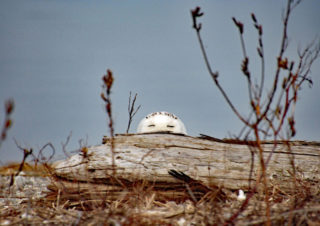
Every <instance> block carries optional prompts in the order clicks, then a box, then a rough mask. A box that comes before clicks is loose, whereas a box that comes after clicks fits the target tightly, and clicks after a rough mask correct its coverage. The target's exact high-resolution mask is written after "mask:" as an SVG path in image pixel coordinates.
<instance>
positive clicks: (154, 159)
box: [54, 134, 320, 190]
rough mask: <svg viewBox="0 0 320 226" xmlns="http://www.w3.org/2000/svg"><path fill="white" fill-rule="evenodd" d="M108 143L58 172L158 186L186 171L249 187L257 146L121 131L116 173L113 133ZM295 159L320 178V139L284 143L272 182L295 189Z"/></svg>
mask: <svg viewBox="0 0 320 226" xmlns="http://www.w3.org/2000/svg"><path fill="white" fill-rule="evenodd" d="M105 142H106V144H103V145H98V146H93V147H90V148H88V151H87V153H86V154H85V155H84V154H83V153H79V154H76V155H74V156H71V157H70V158H69V159H66V160H63V161H59V162H56V163H55V164H54V169H55V171H54V173H55V175H56V176H57V177H59V178H63V179H65V180H68V181H76V182H91V183H96V184H109V185H118V186H122V187H125V186H126V185H128V184H130V183H135V182H137V181H147V182H149V183H151V184H153V185H154V186H155V187H157V186H159V187H162V188H165V187H174V186H178V184H181V181H178V180H177V179H176V178H174V177H172V176H171V175H169V174H168V171H169V170H176V171H181V172H183V173H185V174H187V175H189V176H190V177H192V178H193V179H195V180H199V181H200V182H202V183H203V184H204V185H206V186H212V185H215V186H222V187H224V188H228V189H245V190H246V189H248V178H249V173H250V165H251V162H252V155H251V151H253V152H256V150H255V148H254V145H246V144H236V143H237V142H235V141H234V142H230V141H229V142H227V141H212V140H208V139H201V138H196V137H189V136H182V135H176V134H129V135H126V134H124V135H117V136H116V137H114V139H113V142H114V145H115V150H114V152H115V164H116V167H115V169H116V174H115V175H114V174H113V173H114V172H113V168H112V153H111V149H110V142H111V139H110V138H106V139H105ZM273 147H274V144H273V143H272V142H265V144H263V148H264V158H265V159H267V158H268V156H269V155H270V153H271V152H272V149H273ZM292 158H294V162H295V166H296V173H297V175H298V176H299V177H300V178H304V179H308V180H317V181H319V180H320V143H317V142H302V141H296V142H290V150H289V146H288V145H286V144H284V143H280V144H278V145H277V147H276V148H275V150H274V153H273V155H272V158H271V160H270V162H269V165H268V170H267V173H268V178H269V179H270V183H272V182H273V180H275V181H278V182H279V181H281V183H280V187H283V188H284V189H285V188H290V187H291V181H292V176H291V175H292V172H293V170H292V164H291V159H292ZM259 171H260V166H259V158H258V155H257V153H256V154H255V157H254V169H253V174H252V181H255V180H256V178H257V176H258V175H259Z"/></svg>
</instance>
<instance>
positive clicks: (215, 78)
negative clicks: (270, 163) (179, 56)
mask: <svg viewBox="0 0 320 226" xmlns="http://www.w3.org/2000/svg"><path fill="white" fill-rule="evenodd" d="M200 10H201V9H200V7H196V8H195V9H194V10H191V16H192V20H193V28H194V29H195V30H196V33H197V37H198V41H199V44H200V48H201V52H202V55H203V58H204V61H205V64H206V67H207V69H208V72H209V74H210V76H211V77H212V79H213V81H214V82H215V84H216V86H217V87H218V89H219V91H220V92H221V94H222V96H223V97H224V99H225V100H226V101H227V103H228V105H229V106H230V107H231V109H232V111H233V112H234V113H235V114H236V115H237V117H238V118H239V119H240V120H241V121H242V122H243V123H244V124H246V125H249V123H248V122H247V120H245V119H244V118H243V117H242V116H241V115H240V113H239V112H238V111H237V109H236V108H235V106H234V105H233V104H232V102H231V100H230V99H229V97H228V95H227V94H226V93H225V91H224V89H223V88H222V87H221V86H220V84H219V81H218V76H219V73H218V72H213V71H212V69H211V66H210V63H209V60H208V56H207V53H206V51H205V48H204V45H203V42H202V38H201V35H200V30H201V27H202V25H201V23H199V24H198V23H197V18H198V17H201V16H203V13H202V12H201V13H200Z"/></svg>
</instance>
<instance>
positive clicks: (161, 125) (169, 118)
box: [137, 111, 187, 135]
mask: <svg viewBox="0 0 320 226" xmlns="http://www.w3.org/2000/svg"><path fill="white" fill-rule="evenodd" d="M152 132H172V133H181V134H185V135H186V134H187V131H186V127H185V126H184V124H183V122H182V121H181V120H180V119H179V118H178V117H177V116H175V115H174V114H171V113H168V112H165V111H161V112H154V113H151V114H149V115H147V116H146V117H145V118H143V119H142V120H141V121H140V123H139V125H138V129H137V133H152Z"/></svg>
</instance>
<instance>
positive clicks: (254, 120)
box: [0, 0, 320, 225]
mask: <svg viewBox="0 0 320 226" xmlns="http://www.w3.org/2000/svg"><path fill="white" fill-rule="evenodd" d="M299 3H300V1H293V0H288V4H287V8H286V10H285V13H284V18H283V34H282V41H281V45H280V52H279V55H278V56H277V57H276V62H277V64H276V69H275V75H274V77H273V86H272V87H271V89H270V90H271V91H270V93H268V94H266V95H265V96H264V95H263V93H264V92H263V90H264V84H265V72H264V70H265V69H264V68H265V65H264V45H263V39H262V38H263V29H262V25H261V24H259V22H258V20H257V18H256V16H255V15H254V14H252V15H251V18H252V21H253V26H254V27H255V29H256V30H257V33H258V46H257V53H258V57H259V59H260V60H261V75H260V77H259V79H260V80H258V81H260V82H259V84H253V82H252V81H256V80H254V79H253V76H254V73H252V72H251V71H250V66H249V56H248V55H247V52H246V46H245V40H244V38H243V33H244V25H243V23H241V22H240V21H238V20H237V19H235V18H233V21H234V23H235V25H236V27H237V28H238V30H239V34H240V43H241V48H242V51H243V60H242V63H241V71H242V73H243V74H244V76H245V79H246V80H247V83H248V96H249V105H250V106H251V109H250V112H249V114H248V115H247V116H244V115H242V114H240V112H238V110H237V108H236V106H235V105H234V104H233V102H232V101H231V100H230V99H229V97H228V95H227V94H226V92H225V91H224V89H223V87H222V86H221V85H220V83H219V80H218V77H219V73H218V72H214V71H213V70H212V69H211V65H210V63H209V59H208V57H207V54H206V51H205V48H204V44H203V41H202V38H201V34H200V31H201V29H202V25H201V23H199V22H198V19H199V18H200V17H201V16H203V13H202V12H201V9H200V8H199V7H197V8H195V9H194V10H192V11H191V15H192V19H193V28H194V29H195V31H196V34H197V37H198V40H199V43H200V48H201V51H202V53H203V56H204V60H205V64H206V67H207V69H208V72H209V74H210V76H211V77H212V78H213V81H214V83H215V85H216V86H217V88H218V89H219V90H220V92H221V93H222V96H223V98H225V100H226V102H227V104H228V105H229V106H230V107H231V110H232V111H233V112H234V113H235V115H237V117H238V118H239V120H240V121H242V122H243V123H244V128H243V130H242V131H241V132H240V134H239V135H238V136H237V137H236V139H234V140H229V141H224V142H234V144H246V145H247V147H248V148H249V149H250V152H248V156H250V159H251V161H250V163H249V165H250V169H249V170H248V171H247V172H246V173H248V177H247V181H248V184H249V185H248V187H249V189H247V190H246V197H244V198H243V199H239V197H238V194H237V193H238V189H240V188H236V189H235V188H233V189H232V188H226V187H223V186H217V185H215V184H205V183H203V181H201V180H198V179H195V178H193V177H192V176H190V175H189V174H187V173H186V171H188V170H186V171H181V170H175V169H168V170H167V169H165V170H167V173H168V174H167V177H168V178H171V180H175V181H176V184H174V183H173V184H170V187H168V186H163V184H162V187H161V186H160V185H161V184H160V185H159V184H157V183H156V182H157V181H150V180H143V179H142V180H141V179H140V180H134V178H132V180H123V178H121V173H119V170H117V157H119V156H117V152H116V151H115V150H116V147H115V146H114V138H115V137H116V136H115V135H114V128H113V119H112V105H111V97H110V94H111V86H112V83H113V75H112V72H111V71H110V70H108V71H107V74H106V75H105V76H104V77H103V82H104V88H105V92H104V93H103V94H102V95H101V98H102V99H103V101H104V102H105V104H106V105H105V106H106V111H107V115H108V121H109V123H108V128H109V132H110V138H109V139H111V161H110V162H109V164H110V166H111V167H110V168H109V169H105V177H108V179H109V181H108V183H109V184H108V189H106V185H105V184H106V183H104V182H106V181H103V180H101V181H99V183H97V182H94V181H89V180H87V181H84V180H81V181H80V180H76V179H73V180H71V181H70V180H69V181H68V180H66V179H65V178H61V177H59V176H57V174H56V172H55V170H54V168H53V166H52V164H51V159H52V156H53V155H54V153H55V149H54V147H53V146H52V145H51V144H50V143H48V144H46V145H44V146H43V148H41V149H40V150H39V152H38V153H39V154H38V155H35V152H34V151H33V150H32V149H26V148H23V147H20V146H19V145H17V146H18V148H19V149H21V150H22V151H23V155H24V157H23V161H22V162H21V163H18V164H11V165H7V166H3V167H1V168H0V225H37V224H49V225H61V224H63V225H64V224H70V225H94V224H99V225H263V224H266V225H319V224H320V181H319V180H318V179H316V180H313V179H310V178H308V177H305V176H304V174H303V173H304V172H303V171H300V170H299V168H298V167H296V159H295V155H294V153H293V152H292V149H291V145H292V143H291V142H290V139H291V138H292V137H294V136H295V134H296V129H295V118H294V110H295V105H296V102H297V100H298V93H299V92H300V89H301V87H302V85H303V84H304V83H309V84H312V80H311V78H309V77H308V74H309V72H310V68H311V65H312V63H313V62H314V60H316V59H317V58H318V55H319V50H320V47H319V43H317V42H313V43H311V44H310V45H308V46H307V47H306V48H305V49H304V50H303V51H300V52H299V54H298V61H297V62H294V61H293V60H291V59H288V57H286V56H285V51H286V48H287V46H288V35H287V33H288V32H287V26H288V20H289V16H290V15H291V13H292V10H293V9H294V8H295V7H296V6H297V5H298V4H299ZM281 73H282V75H283V76H280V74H281ZM281 79H282V81H281ZM277 91H279V93H278V92H277ZM135 100H136V96H135V97H134V99H133V101H132V104H131V106H130V103H131V98H130V99H129V109H128V112H129V124H128V128H127V132H128V131H129V129H130V124H131V121H132V118H133V116H134V115H135V113H136V111H137V110H138V109H139V107H140V106H139V107H138V108H137V109H136V110H135V109H134V103H135ZM12 110H13V102H12V101H10V102H8V103H7V104H6V119H5V123H4V126H3V127H2V128H3V129H2V134H1V140H0V146H1V143H2V142H3V141H4V139H5V138H6V134H7V131H8V129H9V128H10V126H11V124H12V120H11V118H10V117H9V116H10V114H11V113H12ZM204 137H205V138H206V139H208V140H210V139H212V140H214V141H217V139H216V138H212V137H210V136H206V135H205V136H204ZM266 138H268V139H271V141H268V142H265V141H264V140H265V139H266ZM69 139H70V138H69V137H68V139H67V142H66V144H65V145H63V151H64V152H65V148H66V145H67V143H68V140H69ZM266 143H267V144H271V145H273V147H272V148H271V151H269V152H266V150H265V148H264V144H266ZM280 144H281V145H287V149H288V151H289V154H288V155H287V156H288V160H289V161H290V164H291V165H290V166H291V168H290V169H288V170H286V173H287V174H289V175H290V178H291V180H292V181H291V182H292V183H291V184H292V185H290V186H291V189H283V187H282V184H283V182H284V181H283V179H282V178H281V177H280V176H279V175H277V174H274V175H272V179H270V178H269V175H268V171H269V170H270V165H271V162H272V161H273V157H274V155H275V153H276V150H277V148H278V146H279V145H280ZM316 144H318V143H316ZM141 145H148V144H141ZM302 145H308V142H306V143H303V144H302ZM46 150H49V152H47V155H45V154H44V151H46ZM152 151H153V149H152V150H150V152H152ZM290 151H291V154H290ZM65 153H66V152H65ZM266 153H267V156H265V154H266ZM79 154H80V155H81V156H82V159H83V163H84V165H87V166H88V165H89V163H90V161H91V160H90V155H91V153H90V150H89V148H88V147H86V146H83V147H81V148H80V149H79ZM67 156H68V155H67ZM68 157H69V156H68ZM30 158H32V159H31V160H30ZM314 158H319V156H315V157H314ZM28 159H29V160H30V162H32V163H28V162H27V160H28ZM257 159H258V163H256V160H257ZM145 167H149V166H145ZM208 168H209V167H208ZM257 168H258V169H259V170H258V172H259V173H258V174H255V173H254V172H255V171H254V170H255V169H257ZM87 169H88V171H89V172H90V171H95V170H96V169H97V170H99V167H96V168H95V169H92V168H90V169H89V168H87ZM208 171H210V169H208ZM110 172H111V173H110ZM149 176H152V174H150V175H149ZM88 179H89V178H88ZM110 181H111V183H110ZM119 186H120V187H121V189H119ZM159 187H161V188H163V187H165V188H166V189H159ZM47 188H49V189H50V190H49V189H47Z"/></svg>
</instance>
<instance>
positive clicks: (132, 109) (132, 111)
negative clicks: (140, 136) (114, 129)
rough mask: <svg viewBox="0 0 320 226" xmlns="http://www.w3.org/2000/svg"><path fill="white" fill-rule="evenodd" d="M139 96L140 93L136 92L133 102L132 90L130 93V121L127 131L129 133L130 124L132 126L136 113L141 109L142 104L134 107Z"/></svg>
mask: <svg viewBox="0 0 320 226" xmlns="http://www.w3.org/2000/svg"><path fill="white" fill-rule="evenodd" d="M137 96H138V94H137V93H136V94H135V95H134V98H133V100H132V102H131V91H130V95H129V103H128V113H129V121H128V127H127V131H126V132H127V133H129V130H130V126H131V123H132V120H133V117H134V116H135V115H136V113H137V112H138V111H139V109H140V107H141V105H139V106H138V107H137V109H135V108H134V105H135V103H136V100H137Z"/></svg>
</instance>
